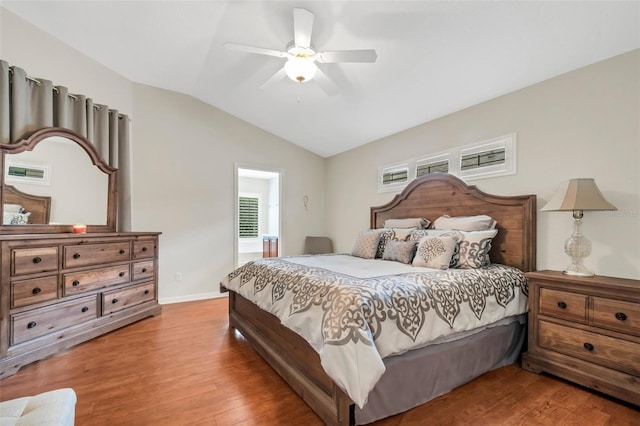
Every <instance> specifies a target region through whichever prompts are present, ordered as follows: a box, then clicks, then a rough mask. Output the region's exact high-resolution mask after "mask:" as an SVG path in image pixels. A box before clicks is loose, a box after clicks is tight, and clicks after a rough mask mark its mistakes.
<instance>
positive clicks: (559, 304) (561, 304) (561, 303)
mask: <svg viewBox="0 0 640 426" xmlns="http://www.w3.org/2000/svg"><path fill="white" fill-rule="evenodd" d="M566 307H567V304H566V303H564V302H558V308H560V309H565V308H566Z"/></svg>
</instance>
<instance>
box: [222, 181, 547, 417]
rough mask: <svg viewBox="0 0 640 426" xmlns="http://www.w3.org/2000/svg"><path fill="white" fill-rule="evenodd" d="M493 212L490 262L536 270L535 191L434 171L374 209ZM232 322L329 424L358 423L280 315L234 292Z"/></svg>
mask: <svg viewBox="0 0 640 426" xmlns="http://www.w3.org/2000/svg"><path fill="white" fill-rule="evenodd" d="M444 214H448V215H450V216H470V215H476V214H488V215H490V216H491V217H493V218H494V219H495V220H496V221H497V222H498V226H497V228H498V229H499V232H498V236H497V237H496V238H494V240H493V243H492V250H491V252H490V255H491V260H492V262H495V263H502V264H506V265H509V266H514V267H517V268H519V269H521V270H522V271H524V272H529V271H533V270H535V260H536V259H535V257H536V197H535V195H521V196H497V195H490V194H486V193H484V192H482V191H480V190H479V189H477V188H476V187H475V186H471V185H467V184H465V183H464V182H463V181H462V180H460V179H458V178H456V177H454V176H452V175H448V174H433V175H428V176H425V177H421V178H418V179H416V180H414V181H413V182H411V183H410V184H409V185H408V186H407V187H406V188H405V189H404V190H403V191H402V193H400V194H398V195H396V196H395V198H394V199H393V200H392V201H391V202H389V203H387V204H385V205H382V206H378V207H371V227H372V228H379V227H382V224H383V223H384V220H385V219H390V218H394V219H402V218H408V217H425V218H428V219H429V220H432V221H433V220H435V219H436V218H437V217H439V216H441V215H444ZM229 325H230V326H231V327H233V328H235V329H237V330H238V331H240V333H242V335H243V336H244V337H245V338H246V339H247V341H248V342H249V343H250V344H251V345H252V346H253V348H254V349H255V350H256V351H257V352H258V353H260V355H261V356H262V357H263V358H264V359H265V360H266V361H267V362H268V363H269V364H270V365H271V366H272V367H273V369H274V370H275V371H276V372H277V373H278V374H279V375H280V376H281V377H282V378H283V379H284V380H285V381H286V382H287V383H288V384H289V385H290V386H291V388H292V389H293V390H294V391H295V392H296V393H297V394H298V395H299V396H300V397H301V398H302V399H303V400H304V401H305V402H306V403H307V404H308V405H309V406H310V407H311V409H313V411H314V412H315V413H316V414H317V415H318V416H319V417H320V418H321V419H322V420H323V421H324V422H325V423H326V424H329V425H352V424H354V423H355V419H354V411H355V405H354V404H353V402H352V401H351V400H350V399H349V397H348V396H347V395H346V394H345V393H344V392H343V391H342V390H341V389H340V388H339V387H338V386H337V385H336V384H335V383H334V382H333V381H332V380H331V379H330V378H329V376H327V374H326V373H325V372H324V370H323V369H322V367H321V365H320V357H319V355H318V354H317V353H316V352H315V351H314V350H313V349H312V348H311V346H309V344H308V343H307V342H306V341H305V340H304V339H303V338H301V337H300V336H298V335H297V334H296V333H294V332H292V331H291V330H289V329H288V328H286V327H284V326H282V325H281V324H280V321H279V320H278V318H276V317H275V316H273V315H272V314H270V313H268V312H266V311H263V310H261V309H260V308H258V307H257V306H256V305H254V304H253V303H251V302H250V301H248V300H247V299H245V298H243V297H242V296H240V295H238V294H237V293H235V292H233V291H230V292H229Z"/></svg>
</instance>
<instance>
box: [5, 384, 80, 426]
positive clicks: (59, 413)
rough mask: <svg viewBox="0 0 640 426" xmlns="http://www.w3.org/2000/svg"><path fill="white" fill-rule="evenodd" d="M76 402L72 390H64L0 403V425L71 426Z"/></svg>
mask: <svg viewBox="0 0 640 426" xmlns="http://www.w3.org/2000/svg"><path fill="white" fill-rule="evenodd" d="M76 401H77V398H76V393H75V392H74V391H73V389H71V388H65V389H56V390H53V391H49V392H44V393H41V394H39V395H35V396H27V397H23V398H17V399H12V400H9V401H4V402H0V424H2V425H3V426H4V425H6V426H13V425H21V426H26V425H41V426H43V425H55V426H73V424H74V421H75V412H76V409H75V408H76Z"/></svg>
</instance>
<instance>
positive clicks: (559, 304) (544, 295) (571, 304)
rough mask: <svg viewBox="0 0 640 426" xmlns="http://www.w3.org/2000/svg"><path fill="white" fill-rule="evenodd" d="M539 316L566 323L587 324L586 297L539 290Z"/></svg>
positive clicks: (546, 289) (566, 292) (545, 289)
mask: <svg viewBox="0 0 640 426" xmlns="http://www.w3.org/2000/svg"><path fill="white" fill-rule="evenodd" d="M539 312H540V314H541V315H549V316H552V317H556V318H562V319H564V320H567V321H578V322H580V323H586V322H587V296H586V295H584V294H577V293H571V292H568V291H559V290H550V289H548V288H541V289H540V311H539Z"/></svg>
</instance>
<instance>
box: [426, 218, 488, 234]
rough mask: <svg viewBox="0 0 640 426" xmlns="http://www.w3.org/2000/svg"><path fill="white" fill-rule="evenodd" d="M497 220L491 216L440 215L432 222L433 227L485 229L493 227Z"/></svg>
mask: <svg viewBox="0 0 640 426" xmlns="http://www.w3.org/2000/svg"><path fill="white" fill-rule="evenodd" d="M496 224H497V222H496V221H495V220H493V218H492V217H491V216H487V215H478V216H454V217H451V216H448V215H444V216H440V217H439V218H437V219H436V220H435V221H434V222H433V229H455V230H456V231H486V230H488V229H495V227H496Z"/></svg>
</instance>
